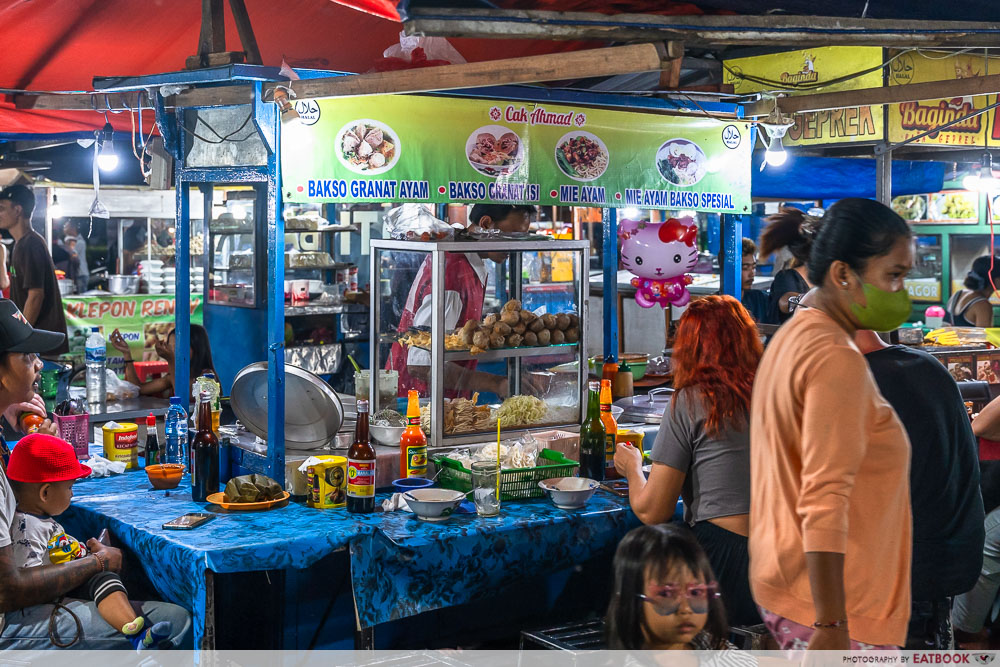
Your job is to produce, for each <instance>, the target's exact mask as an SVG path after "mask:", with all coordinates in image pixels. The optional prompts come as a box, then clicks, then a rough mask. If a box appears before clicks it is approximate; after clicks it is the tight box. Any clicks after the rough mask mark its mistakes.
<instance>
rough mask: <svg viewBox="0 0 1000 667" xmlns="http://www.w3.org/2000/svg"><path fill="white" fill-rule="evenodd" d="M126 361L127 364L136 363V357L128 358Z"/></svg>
mask: <svg viewBox="0 0 1000 667" xmlns="http://www.w3.org/2000/svg"><path fill="white" fill-rule="evenodd" d="M125 363H126V364H134V363H135V359H126V360H125Z"/></svg>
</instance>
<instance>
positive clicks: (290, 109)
mask: <svg viewBox="0 0 1000 667" xmlns="http://www.w3.org/2000/svg"><path fill="white" fill-rule="evenodd" d="M290 92H291V89H290V88H284V87H279V88H275V89H274V101H275V103H276V104H277V105H278V111H279V112H281V122H282V123H291V122H299V112H298V111H296V110H295V107H294V106H293V105H292V102H291V100H289V99H288V93H290Z"/></svg>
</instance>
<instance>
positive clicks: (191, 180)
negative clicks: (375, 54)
mask: <svg viewBox="0 0 1000 667" xmlns="http://www.w3.org/2000/svg"><path fill="white" fill-rule="evenodd" d="M297 72H298V73H299V74H300V76H301V77H302V78H304V79H306V78H309V79H311V78H319V77H328V76H343V75H345V74H344V73H343V72H335V71H323V70H297ZM281 80H282V79H281V77H280V76H279V75H278V72H277V69H276V68H273V67H262V66H254V65H231V66H227V67H221V68H210V69H205V70H195V71H191V72H173V73H167V74H159V75H151V76H142V77H131V78H121V79H100V80H96V81H95V86H96V87H97V88H98V89H100V90H104V91H108V92H113V91H115V92H121V91H126V90H140V89H143V90H145V89H149V88H155V87H158V86H160V85H187V86H199V87H210V86H214V85H224V84H230V83H244V84H246V83H249V84H251V85H252V86H253V110H252V116H251V118H252V120H253V123H254V126H255V128H256V129H257V132H258V133H259V135H260V138H261V140H262V141H263V143H264V145H265V147H266V149H267V161H266V165H262V166H255V167H197V168H193V167H192V168H189V167H185V166H184V154H185V151H184V149H185V146H186V143H185V136H184V129H183V127H182V126H181V123H183V122H184V119H183V112H184V110H185V109H189V108H195V107H185V108H182V109H177V110H175V111H173V112H168V111H167V110H166V109H165V107H164V104H163V98H162V97H161V96H160V94H159V93H158V92H157V93H155V94H154V107H155V111H156V120H157V125H158V127H159V130H160V134H161V136H162V137H163V139H164V145H165V147H166V148H167V150H168V151H169V152H170V153H171V154H172V155H173V157H174V162H175V183H176V188H177V221H176V234H175V237H176V252H177V274H178V275H177V296H176V309H175V326H176V340H177V352H176V359H177V363H176V367H177V371H176V377H175V380H174V381H175V385H176V386H178V387H187V386H188V381H189V377H188V376H189V364H190V359H189V358H188V357H189V356H190V354H189V348H190V345H189V341H190V280H189V277H188V271H189V266H190V248H189V245H190V222H191V220H190V188H191V187H192V186H196V187H199V186H204V185H208V184H211V183H244V184H256V185H263V186H264V187H265V188H266V206H265V207H264V215H266V216H267V217H266V225H267V227H266V230H267V233H266V238H267V268H266V281H267V285H266V291H265V292H264V295H263V296H264V298H265V300H266V303H267V362H268V378H267V380H268V390H267V395H268V428H267V436H268V437H267V441H268V446H267V454H266V455H264V456H261V455H259V454H255V453H252V452H248V451H244V450H241V449H238V448H232V452H231V456H232V457H233V458H232V460H231V463H232V464H234V465H235V467H236V468H239V469H243V470H247V471H255V472H261V473H264V474H266V475H268V476H270V477H272V478H274V479H276V480H283V479H284V472H285V448H284V446H283V443H284V441H285V439H284V421H285V384H284V380H285V371H284V327H285V313H284V273H285V266H284V245H285V229H284V227H285V225H284V218H283V217H282V215H281V210H282V201H281V160H280V156H281V145H280V135H281V132H280V119H279V114H278V112H277V107H276V105H274V104H273V103H270V102H267V101H265V100H264V99H263V95H262V93H263V84H264V83H265V82H275V81H281ZM292 85H293V87H294V84H292ZM432 94H440V95H446V96H463V97H476V98H489V99H505V100H518V101H525V102H553V103H563V104H581V105H587V106H595V107H603V108H618V109H623V110H635V111H688V112H692V113H697V114H700V113H705V112H707V113H722V114H733V115H734V116H735V117H736V118H743V117H744V113H743V108H742V106H740V105H739V104H734V103H728V102H708V101H705V102H694V101H691V100H687V99H684V100H678V99H664V98H660V97H641V96H629V95H618V94H613V93H591V92H585V91H576V90H565V89H548V88H542V87H536V86H497V87H492V88H477V89H463V90H453V91H447V92H442V93H432ZM202 108H204V107H202ZM753 136H754V133H751V138H752V137H753ZM205 205H206V209H207V210H206V217H205V220H206V221H209V220H211V215H210V207H211V201H210V200H207V201H206V204H205ZM742 221H743V217H742V216H734V215H724V216H722V225H723V257H722V261H721V264H722V266H723V268H722V273H723V285H722V288H723V289H722V291H723V293H725V294H730V295H732V296H735V297H736V298H740V262H741V252H742V248H741V244H742V229H743V224H742ZM617 231H618V214H617V210H616V209H614V208H609V209H605V212H604V225H603V240H604V253H603V262H602V266H603V279H604V299H603V303H604V313H603V320H602V321H603V325H604V353H605V356H608V355H610V356H611V357H612V358H613V359H615V360H617V356H618V309H617V293H618V285H617V276H618V252H617V248H618V244H617V236H618V234H617ZM208 250H210V249H208ZM609 250H612V251H611V252H609ZM206 270H207V269H206ZM205 284H206V285H208V280H207V276H206V281H205ZM206 307H207V304H206ZM275 443H281V445H279V446H274V445H275Z"/></svg>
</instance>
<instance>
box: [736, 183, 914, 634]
mask: <svg viewBox="0 0 1000 667" xmlns="http://www.w3.org/2000/svg"><path fill="white" fill-rule="evenodd" d="M783 214H784V215H801V214H800V213H796V212H795V211H792V210H789V209H786V210H785V211H784V212H783ZM912 243H913V241H912V235H911V232H910V229H909V227H908V226H907V224H906V222H904V221H903V219H902V218H900V217H899V216H898V215H896V214H895V213H894V212H893V211H891V210H890V209H888V208H886V207H885V206H883V205H882V204H879V203H878V202H875V201H872V200H868V199H843V200H840V201H839V202H837V203H836V204H834V205H833V206H831V207H830V209H829V210H828V211H827V212H826V214H825V215H824V216H823V220H822V224H821V226H820V231H819V232H818V234H817V236H816V240H815V241H814V243H813V247H812V252H811V255H810V258H809V263H808V269H809V282H811V283H812V284H814V285H816V286H817V288H816V289H815V290H814V291H813V292H812V293H811V294H810V298H809V301H810V304H811V305H810V307H809V308H801V309H799V310H797V311H796V312H795V314H794V316H793V317H792V318H791V319H790V320H789V321H788V323H786V324H785V325H784V326H783V327H782V328H781V329H780V330H779V331H778V333H777V334H775V336H774V338H773V339H772V341H771V343H770V345H769V346H768V348H767V350H765V352H764V356H763V358H762V360H761V365H760V368H759V369H758V371H757V376H756V380H755V382H754V388H753V396H752V399H751V403H750V414H751V417H750V433H751V438H750V485H751V493H750V587H751V590H752V592H753V596H754V599H755V600H756V602H757V604H758V605H759V607H760V610H761V615H762V616H763V618H764V622H765V623H766V624H767V625H768V628H769V630H770V631H771V633H772V634H773V635H774V637H775V639H776V640H777V641H778V643H779V644H780V645H781V646H782V648H806V647H807V646H808V648H812V649H832V650H848V649H855V650H857V649H864V648H870V647H892V646H903V645H904V643H905V640H906V631H907V622H908V620H909V613H910V553H911V528H910V524H911V517H910V489H909V471H908V468H909V455H910V446H909V441H908V439H907V435H906V431H905V430H904V429H903V426H902V424H901V423H900V421H899V419H898V418H897V417H896V413H895V412H894V411H893V409H892V408H891V407H890V406H889V404H888V403H887V402H886V401H885V399H883V398H882V396H881V394H879V391H878V387H877V386H876V384H875V381H874V379H873V378H872V375H871V371H870V370H869V369H868V365H867V363H866V362H865V359H864V357H863V356H862V355H861V353H860V352H859V351H858V348H857V347H856V346H855V345H854V342H853V340H852V336H853V334H854V332H855V331H857V330H858V329H870V330H875V331H889V330H892V329H895V328H897V327H898V326H899V325H900V324H902V323H903V322H905V321H906V319H907V318H908V317H909V315H910V310H911V306H910V299H909V295H908V294H907V292H906V287H905V286H904V284H903V281H904V278H905V277H906V275H907V273H909V271H910V269H911V267H912V265H913V246H912Z"/></svg>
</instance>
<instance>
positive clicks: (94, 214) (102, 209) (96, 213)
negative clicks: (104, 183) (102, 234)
mask: <svg viewBox="0 0 1000 667" xmlns="http://www.w3.org/2000/svg"><path fill="white" fill-rule="evenodd" d="M100 152H101V142H99V141H95V142H94V203H93V204H91V205H90V218H91V221H93V219H94V218H103V219H104V220H107V219H108V218H110V217H111V213H109V212H108V207H107V206H105V205H104V203H103V202H102V201H101V175H100V174H101V172H100V169H98V167H97V157H98V155H99V154H100Z"/></svg>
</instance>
